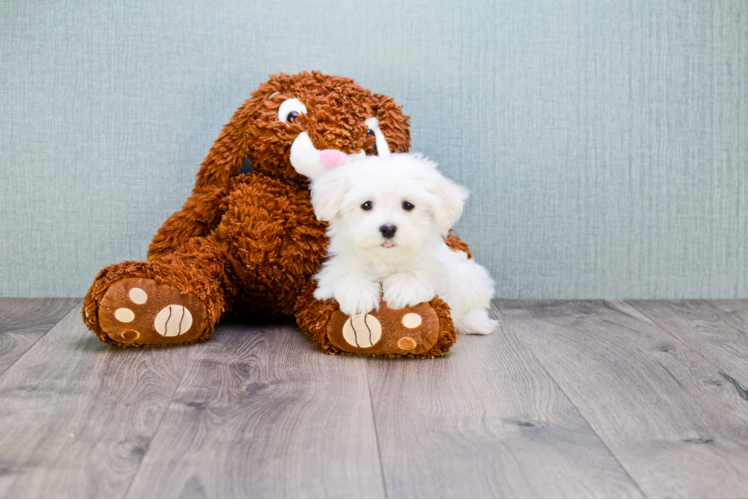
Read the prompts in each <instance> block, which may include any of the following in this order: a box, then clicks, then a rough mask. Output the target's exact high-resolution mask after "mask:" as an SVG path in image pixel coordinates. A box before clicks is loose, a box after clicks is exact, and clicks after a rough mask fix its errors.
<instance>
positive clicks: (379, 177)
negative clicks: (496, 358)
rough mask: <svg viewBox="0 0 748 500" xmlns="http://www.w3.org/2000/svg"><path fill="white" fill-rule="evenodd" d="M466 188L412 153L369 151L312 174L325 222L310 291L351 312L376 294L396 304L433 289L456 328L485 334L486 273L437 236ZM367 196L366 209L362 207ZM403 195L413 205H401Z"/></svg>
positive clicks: (368, 305) (366, 306)
mask: <svg viewBox="0 0 748 500" xmlns="http://www.w3.org/2000/svg"><path fill="white" fill-rule="evenodd" d="M468 194H469V193H468V190H467V189H465V188H463V187H462V186H459V185H457V184H455V183H454V182H452V181H450V180H448V179H446V178H445V177H444V176H442V175H441V174H440V173H439V172H438V171H437V169H436V164H434V163H433V162H430V161H428V160H426V159H424V158H423V157H421V156H420V155H413V154H392V155H389V156H387V157H377V156H369V157H366V159H363V160H360V161H358V162H356V163H353V164H348V165H344V166H342V167H339V168H338V169H336V170H332V171H330V172H327V173H325V174H323V175H322V176H320V177H318V178H317V179H315V180H313V182H312V205H313V206H314V212H315V214H316V215H317V218H318V219H320V220H323V221H328V222H329V226H328V230H327V234H328V237H329V238H330V246H329V248H328V254H329V259H328V260H327V261H326V262H325V264H324V265H323V267H322V270H321V271H320V272H319V273H318V274H317V275H316V276H315V278H316V280H317V289H316V291H315V292H314V296H315V297H316V298H317V299H319V300H326V299H331V298H334V299H335V300H336V301H338V303H339V304H340V310H341V311H343V312H344V313H345V314H347V315H348V316H354V315H356V314H366V313H369V312H371V311H372V310H375V309H377V308H378V307H379V302H380V300H381V299H384V301H385V302H387V305H388V306H389V307H392V308H395V309H399V308H402V307H406V306H414V305H416V304H420V303H421V302H428V301H430V300H431V299H433V298H434V295H439V297H441V298H442V299H443V300H445V301H446V302H447V304H449V307H450V309H451V311H452V319H453V321H454V324H455V328H456V330H457V331H458V332H459V333H483V334H487V333H491V331H493V329H494V328H495V327H496V325H497V322H496V321H493V320H491V319H490V318H489V316H488V308H489V304H490V300H491V297H492V296H493V291H494V288H493V287H494V282H493V280H492V279H491V277H490V276H489V274H488V272H487V271H486V269H484V268H483V267H481V266H480V265H478V264H477V263H476V262H475V261H474V260H472V259H468V258H467V254H465V253H464V252H455V251H453V250H451V249H450V248H449V247H448V246H447V244H446V243H445V242H444V236H445V235H446V234H447V233H448V231H449V229H450V228H451V227H452V226H453V225H454V224H455V223H456V222H457V220H458V219H459V218H460V216H461V215H462V208H463V205H464V203H465V200H466V199H467V197H468ZM367 201H368V202H371V209H370V210H364V209H363V208H362V205H363V204H364V203H366V202H367ZM404 202H408V203H410V204H412V205H413V206H414V208H412V209H411V210H406V209H405V208H403V204H404ZM386 224H392V225H394V226H396V228H397V230H396V232H395V235H394V237H392V238H385V237H384V236H383V233H382V232H381V231H380V227H381V226H383V225H386ZM384 244H387V246H383V245H384ZM390 244H392V246H390ZM380 284H381V286H380Z"/></svg>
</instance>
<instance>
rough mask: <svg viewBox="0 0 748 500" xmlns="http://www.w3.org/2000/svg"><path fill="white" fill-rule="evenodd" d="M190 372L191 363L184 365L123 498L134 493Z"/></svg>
mask: <svg viewBox="0 0 748 500" xmlns="http://www.w3.org/2000/svg"><path fill="white" fill-rule="evenodd" d="M191 360H192V356H191V357H190V358H189V361H191ZM188 371H189V362H188V363H185V365H184V371H183V372H182V376H181V377H179V383H177V385H176V387H175V388H174V392H172V394H171V397H170V398H169V402H168V403H167V404H166V407H165V408H164V413H163V414H162V415H161V419H160V420H159V421H158V425H157V426H156V430H155V431H153V435H152V436H151V440H150V441H149V442H148V449H146V451H145V453H143V456H142V457H140V463H139V464H138V468H137V469H136V470H135V474H133V475H132V479H131V480H130V485H129V486H128V487H127V491H126V492H125V494H124V495H123V497H122V498H129V496H130V491H132V487H133V485H134V484H135V480H136V479H137V478H138V474H140V468H141V467H142V466H143V462H145V458H146V457H147V456H148V453H149V452H150V451H151V444H152V443H153V441H154V440H155V439H156V436H157V435H158V431H159V430H161V424H163V423H164V419H165V418H166V415H167V414H168V413H169V408H170V407H171V403H172V402H173V401H174V396H176V394H177V391H178V390H179V388H180V387H181V385H182V382H183V381H184V377H185V375H187V372H188Z"/></svg>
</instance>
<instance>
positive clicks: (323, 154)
mask: <svg viewBox="0 0 748 500" xmlns="http://www.w3.org/2000/svg"><path fill="white" fill-rule="evenodd" d="M347 161H348V155H347V154H345V153H343V152H342V151H338V150H337V149H323V150H322V151H320V152H319V162H320V163H321V164H322V166H323V167H325V170H332V169H334V168H338V167H339V166H341V165H343V164H344V163H345V162H347Z"/></svg>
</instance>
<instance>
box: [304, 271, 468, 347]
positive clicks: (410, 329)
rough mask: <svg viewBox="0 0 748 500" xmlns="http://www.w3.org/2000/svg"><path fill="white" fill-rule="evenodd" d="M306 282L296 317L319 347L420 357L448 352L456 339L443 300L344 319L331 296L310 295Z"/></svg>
mask: <svg viewBox="0 0 748 500" xmlns="http://www.w3.org/2000/svg"><path fill="white" fill-rule="evenodd" d="M313 292H314V283H311V284H310V285H309V286H307V288H306V289H305V290H304V291H303V293H302V294H301V295H300V296H299V299H298V300H297V302H296V321H297V323H298V324H299V327H300V328H301V330H302V331H303V332H304V333H305V334H306V335H307V336H309V338H311V339H312V341H313V342H314V343H315V344H316V345H317V347H319V348H320V349H322V350H323V351H326V352H329V353H331V354H335V353H339V352H345V353H349V354H360V355H368V356H391V357H394V356H409V357H415V358H426V357H432V356H441V355H442V354H444V353H446V352H447V351H449V349H450V348H451V347H452V345H453V344H454V343H455V340H456V338H457V335H456V332H455V328H454V324H453V323H452V318H451V316H450V313H449V306H448V305H447V303H446V302H444V301H443V300H441V299H439V298H438V297H435V298H434V299H433V300H431V301H430V302H424V303H422V304H418V305H416V306H413V307H405V308H402V309H390V308H389V307H387V304H386V303H384V302H383V303H381V304H380V306H379V310H378V311H374V312H372V313H369V314H367V315H358V316H354V317H353V318H349V317H348V316H346V315H345V314H343V313H342V312H340V310H339V309H338V305H337V304H336V303H335V302H333V301H332V300H326V301H318V300H317V299H315V298H314V295H313Z"/></svg>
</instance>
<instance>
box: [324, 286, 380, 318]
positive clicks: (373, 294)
mask: <svg viewBox="0 0 748 500" xmlns="http://www.w3.org/2000/svg"><path fill="white" fill-rule="evenodd" d="M381 295H382V293H381V291H380V287H379V284H378V283H371V282H369V281H361V282H357V283H355V284H353V285H350V286H347V287H344V288H342V289H340V290H338V291H336V292H335V300H337V301H338V304H340V310H341V311H342V312H343V314H345V315H347V316H350V317H353V316H355V315H357V314H367V313H369V312H371V311H374V310H375V309H379V301H380V300H381Z"/></svg>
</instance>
